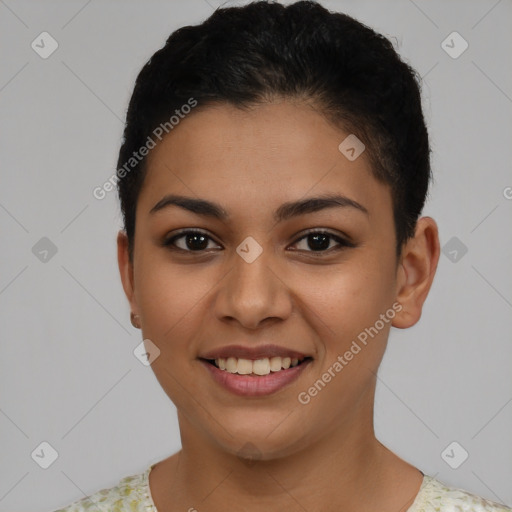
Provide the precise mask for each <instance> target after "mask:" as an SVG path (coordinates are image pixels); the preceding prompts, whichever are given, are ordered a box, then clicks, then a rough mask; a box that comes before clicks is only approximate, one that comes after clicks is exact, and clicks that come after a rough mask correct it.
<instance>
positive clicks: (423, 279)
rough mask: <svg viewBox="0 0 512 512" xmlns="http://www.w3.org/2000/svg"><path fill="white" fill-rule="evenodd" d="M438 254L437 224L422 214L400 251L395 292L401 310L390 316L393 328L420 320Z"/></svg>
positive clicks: (402, 326) (403, 326)
mask: <svg viewBox="0 0 512 512" xmlns="http://www.w3.org/2000/svg"><path fill="white" fill-rule="evenodd" d="M439 253H440V248H439V234H438V229H437V224H436V222H435V221H434V219H432V218H430V217H422V218H421V219H419V220H418V222H417V224H416V230H415V235H414V237H413V238H411V239H410V240H408V241H407V243H406V244H405V246H404V248H403V250H402V255H401V260H400V264H399V268H398V274H397V295H396V300H397V302H399V303H400V304H401V305H402V310H401V311H400V312H399V313H398V314H397V315H396V316H395V318H394V319H393V322H392V325H393V326H394V327H398V328H400V329H406V328H407V327H411V326H413V325H414V324H415V323H416V322H418V320H419V319H420V317H421V311H422V308H423V304H424V302H425V299H426V298H427V295H428V292H429V290H430V287H431V286H432V282H433V280H434V275H435V273H436V269H437V263H438V261H439Z"/></svg>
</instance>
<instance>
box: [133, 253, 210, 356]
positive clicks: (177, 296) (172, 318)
mask: <svg viewBox="0 0 512 512" xmlns="http://www.w3.org/2000/svg"><path fill="white" fill-rule="evenodd" d="M148 252H149V251H148ZM159 253H160V251H154V253H153V254H147V255H144V254H141V257H140V258H139V267H138V268H136V271H135V276H136V278H135V292H136V297H137V303H138V304H139V307H140V310H141V312H142V318H143V324H144V336H145V337H148V338H150V339H152V341H153V342H154V343H155V344H156V345H157V346H159V348H160V349H161V351H163V352H164V351H166V350H167V349H169V348H170V347H171V346H172V348H173V350H174V351H176V350H178V349H179V348H180V346H183V347H185V346H188V345H189V341H190V339H191V338H192V337H193V334H194V333H193V332H192V330H191V327H192V326H193V325H195V326H196V328H197V325H198V321H199V320H198V315H200V311H201V308H202V305H203V304H204V301H207V300H208V293H209V292H210V293H211V291H212V286H213V284H214V283H215V282H216V281H215V280H213V278H212V277H211V272H210V273H208V272H205V271H204V270H203V271H199V270H198V268H197V267H195V268H194V266H193V265H189V266H187V265H175V264H174V265H173V264H171V263H170V262H169V261H168V260H167V259H166V258H165V255H161V254H159ZM209 276H210V277H209Z"/></svg>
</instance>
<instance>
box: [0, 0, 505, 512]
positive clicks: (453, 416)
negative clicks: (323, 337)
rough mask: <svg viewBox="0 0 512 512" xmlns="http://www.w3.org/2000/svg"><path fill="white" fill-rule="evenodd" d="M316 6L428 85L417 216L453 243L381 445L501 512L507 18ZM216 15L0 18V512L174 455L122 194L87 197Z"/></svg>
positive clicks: (42, 12) (143, 8)
mask: <svg viewBox="0 0 512 512" xmlns="http://www.w3.org/2000/svg"><path fill="white" fill-rule="evenodd" d="M321 3H322V4H323V5H325V6H326V7H329V8H331V9H333V10H340V11H344V12H346V13H348V14H351V15H353V16H355V17H356V18H358V19H359V20H361V21H362V22H364V23H366V24H367V25H369V26H371V27H373V28H375V29H376V30H378V31H381V32H382V33H383V34H385V35H387V36H388V37H393V36H396V37H394V39H393V41H394V42H395V45H396V47H397V48H398V50H399V52H400V53H401V55H402V56H403V57H404V58H405V59H407V60H408V61H409V62H410V63H411V64H412V65H413V66H414V67H415V68H416V69H417V70H418V71H419V72H420V74H421V75H422V76H423V77H424V86H423V96H424V105H425V113H426V117H427V119H428V123H429V129H430V133H431V138H432V148H433V169H434V172H435V179H436V182H435V185H434V186H433V188H432V193H431V198H430V200H429V202H428V205H427V207H426V209H425V214H428V215H431V216H433V217H434V218H435V219H436V220H437V221H438V223H439V227H440V236H441V244H442V245H443V246H444V245H445V244H447V243H448V241H449V240H450V239H451V238H452V237H457V239H458V241H455V242H453V241H452V242H450V243H451V244H453V243H456V244H459V247H457V246H456V245H454V246H451V245H449V246H448V247H447V248H445V254H443V255H442V256H441V260H440V264H439V268H438V272H437V276H436V279H435V281H434V285H433V288H432V291H431V294H430V297H429V298H428V300H427V303H426V305H425V308H424V314H423V317H422V319H421V321H420V322H419V324H417V325H416V326H414V327H413V328H411V329H408V330H405V331H400V330H393V331H392V334H391V338H390V343H389V348H388V351H387V353H386V356H385V358H384V361H383V364H382V367H381V370H380V373H379V384H378V389H377V397H376V410H375V422H376V432H377V436H378V438H379V439H380V440H381V441H382V442H383V443H384V444H386V445H387V446H389V447H390V448H391V449H392V450H394V451H395V452H396V453H397V454H398V455H400V456H401V457H402V458H404V459H406V460H407V461H409V462H411V463H412V464H414V465H416V466H417V467H418V468H420V469H421V470H422V471H424V472H425V473H428V474H431V475H435V476H436V477H437V478H438V479H440V480H442V481H445V482H446V483H448V484H451V485H454V486H459V487H463V488H465V489H467V490H470V491H473V492H475V493H477V494H480V495H482V496H485V497H488V498H490V499H492V500H495V501H503V502H505V503H507V504H508V505H512V485H511V482H512V437H511V435H510V433H511V431H512V429H511V426H512V378H511V370H510V367H511V359H512V343H511V341H512V340H511V332H512V314H511V312H512V272H511V268H510V262H511V261H512V237H511V236H510V234H511V224H512V222H511V221H512V215H511V212H512V200H510V199H507V197H506V196H508V197H509V198H510V197H511V196H512V189H510V188H507V187H512V173H511V161H512V160H511V156H512V155H511V153H512V150H511V144H510V142H511V135H512V115H511V114H512V99H511V96H512V77H511V66H510V51H511V46H512V45H511V42H512V30H511V28H512V3H511V2H510V1H507V0H501V1H496V0H489V1H487V0H482V1H450V2H446V1H441V0H436V1H420V0H415V1H414V2H413V1H407V0H401V1H398V0H397V1H376V0H375V1H357V2H356V1H354V0H347V1H323V2H321ZM220 4H221V2H220V1H218V2H216V1H214V0H207V1H206V0H188V1H186V2H185V1H151V2H134V1H123V2H121V1H103V2H100V1H98V0H97V1H88V2H87V1H79V2H78V1H67V2H63V1H59V2H57V1H45V2H42V1H35V0H33V1H14V0H5V1H0V16H1V17H0V42H1V48H2V67H1V71H0V108H1V118H2V137H1V138H0V145H1V154H2V167H1V172H2V178H1V179H2V187H1V188H0V228H1V233H2V238H3V243H2V252H1V255H2V257H1V274H0V315H1V319H0V326H1V343H2V346H1V356H2V357H1V359H0V364H1V373H0V389H1V395H0V432H1V445H0V450H1V452H0V453H1V456H0V471H1V475H0V511H11V512H12V511H15V510H24V511H26V512H29V511H33V512H36V511H38V512H39V511H49V510H53V509H55V508H57V507H59V506H63V505H66V504H69V503H70V502H71V501H72V500H75V499H78V498H81V497H83V496H85V495H88V494H91V493H92V492H95V491H97V490H99V489H100V488H105V487H111V486H113V485H115V484H116V483H117V482H118V481H119V479H120V478H122V477H124V476H127V475H129V474H135V473H139V472H142V471H144V470H145V469H146V468H147V466H148V465H149V464H151V463H153V462H156V461H157V460H161V459H162V458H164V457H166V456H168V455H170V454H171V453H173V452H175V451H176V450H178V449H179V447H180V441H179V432H178V425H177V421H176V415H175V409H174V406H173V405H172V403H171V402H170V401H169V400H168V398H167V396H166V395H165V394H164V392H163V391H162V389H161V388H160V386H159V384H158V382H157V381H156V378H155V377H154V375H153V373H152V371H151V369H150V368H149V367H145V366H143V365H142V364H141V363H140V362H139V360H138V359H136V358H135V357H134V355H133V353H132V351H133V350H134V348H135V347H136V346H137V345H138V344H139V343H140V341H141V338H140V331H139V330H135V329H134V328H132V326H131V324H130V321H129V308H128V304H127V302H126V299H125V297H124V294H123V291H122V287H121V283H120V279H119V274H118V269H117V262H116V252H115V251H116V249H115V236H116V233H117V230H118V229H119V228H120V227H121V216H120V213H119V208H118V204H117V198H116V195H115V192H111V193H110V194H108V196H107V197H106V198H105V199H104V200H102V201H99V200H96V199H95V198H94V197H93V195H92V190H93V188H94V187H96V186H98V185H101V184H102V183H103V182H104V181H105V180H106V179H107V178H108V177H109V176H111V175H112V173H113V172H114V171H115V163H116V158H117V151H118V149H119V144H120V141H121V135H122V128H123V119H124V113H125V110H126V107H127V103H128V100H129V95H130V93H131V90H132V87H133V83H134V80H135V77H136V74H137V73H138V71H139V69H140V68H141V66H142V65H143V64H144V63H145V62H146V60H147V59H148V58H149V57H150V56H151V55H152V54H153V53H154V52H155V51H156V50H157V49H158V48H160V47H161V46H162V45H163V44H164V42H165V39H166V38H167V36H168V35H169V34H170V32H171V31H173V30H175V29H176V28H178V27H179V26H182V25H186V24H195V23H198V22H200V21H202V20H203V19H205V18H206V17H207V16H209V15H210V14H211V12H212V11H213V9H214V8H215V7H217V6H219V5H220ZM230 4H233V2H230ZM43 31H47V32H49V33H50V34H51V35H52V37H53V38H55V40H56V41H57V42H58V44H59V47H58V49H57V50H56V51H55V52H54V53H53V54H52V55H51V56H50V57H49V58H47V59H42V58H41V57H40V56H39V55H38V54H37V53H36V52H35V51H34V50H33V49H32V48H31V43H32V41H33V40H34V39H36V38H37V36H39V34H40V33H41V32H43ZM453 31H457V32H458V33H460V34H461V35H462V37H463V38H464V39H465V40H466V41H467V42H468V43H469V48H468V49H467V50H466V51H465V52H464V53H462V55H460V56H459V57H458V58H456V59H454V58H452V57H450V56H449V55H448V54H447V53H446V52H445V50H444V49H443V48H442V46H441V43H442V41H443V40H445V38H446V37H447V36H448V35H449V34H450V33H451V32H453ZM448 42H449V40H448ZM449 44H450V45H452V46H454V48H455V50H458V49H459V48H460V47H461V46H460V44H459V42H454V43H449ZM43 237H47V238H48V239H50V240H51V242H52V243H53V244H54V245H55V246H56V248H57V253H56V254H55V255H53V256H51V253H49V255H48V256H47V261H41V260H40V258H41V257H43V256H42V253H38V251H37V250H34V252H36V254H34V252H33V247H34V246H35V245H36V243H38V241H39V240H40V239H41V238H43ZM40 243H42V244H44V243H47V242H40ZM460 244H464V246H465V247H467V249H468V251H467V253H466V254H465V255H462V252H461V250H460V248H461V247H462V246H461V245H460ZM37 247H39V246H36V248H37ZM39 250H41V249H39ZM453 250H455V251H457V252H456V254H455V253H453ZM450 253H451V254H450ZM455 256H456V257H457V258H456V260H455V261H452V260H453V259H454V257H455ZM44 441H46V442H48V443H49V444H50V445H51V446H52V447H53V448H54V449H55V450H56V451H57V452H58V458H57V459H56V460H55V461H54V462H53V464H51V465H50V466H49V467H48V469H42V468H41V467H40V466H39V464H38V463H36V460H37V457H36V456H34V459H33V458H32V456H31V454H32V453H33V452H34V450H36V449H37V448H38V447H39V445H40V443H42V442H44ZM453 441H456V442H457V443H458V445H456V446H455V448H454V450H453V452H452V451H450V450H448V454H449V455H450V457H449V458H448V459H446V456H445V459H446V460H449V461H450V462H451V463H452V464H454V463H457V462H460V460H461V458H462V454H463V452H462V449H464V450H466V451H467V452H468V453H469V457H468V459H467V460H466V461H465V462H464V463H462V464H461V465H460V466H459V467H458V469H452V468H451V467H450V466H449V465H448V464H447V462H445V459H443V457H442V455H441V454H442V453H443V451H444V450H445V448H446V447H447V446H448V445H449V444H450V443H452V442H453ZM459 445H460V446H459ZM37 451H38V450H36V452H37ZM39 453H41V452H40V448H39ZM43 453H45V455H44V456H42V455H40V458H39V461H41V460H42V459H43V458H44V457H46V456H47V455H48V453H49V451H48V450H46V451H44V450H43Z"/></svg>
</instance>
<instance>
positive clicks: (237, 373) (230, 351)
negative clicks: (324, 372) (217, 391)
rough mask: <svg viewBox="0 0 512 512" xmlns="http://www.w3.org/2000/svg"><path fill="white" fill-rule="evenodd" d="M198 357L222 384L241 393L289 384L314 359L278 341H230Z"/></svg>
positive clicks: (267, 392) (271, 390) (264, 391)
mask: <svg viewBox="0 0 512 512" xmlns="http://www.w3.org/2000/svg"><path fill="white" fill-rule="evenodd" d="M198 359H199V361H200V362H201V363H202V365H203V367H204V368H205V369H206V370H208V374H209V375H210V377H212V378H213V381H214V382H216V383H217V384H219V385H220V386H221V388H223V389H225V390H227V391H229V392H231V393H234V394H235V395H239V396H243V397H263V396H267V395H271V394H274V393H276V392H278V391H280V390H282V389H284V388H286V387H288V386H289V385H291V384H292V383H293V382H294V381H295V380H297V379H298V378H299V377H300V376H301V375H302V374H303V373H304V372H305V371H307V368H308V367H309V366H310V363H311V362H312V361H313V357H311V356H308V355H306V354H304V353H302V352H297V351H295V350H291V349H287V348H284V347H279V346H277V345H261V346H259V347H251V346H242V345H231V346H226V347H224V348H220V349H216V350H213V351H210V352H207V353H203V354H201V355H200V357H198Z"/></svg>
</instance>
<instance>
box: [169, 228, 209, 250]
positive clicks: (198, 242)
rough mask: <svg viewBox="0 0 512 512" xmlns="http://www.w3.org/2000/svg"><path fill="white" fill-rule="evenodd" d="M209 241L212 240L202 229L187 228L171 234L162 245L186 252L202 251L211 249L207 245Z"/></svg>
mask: <svg viewBox="0 0 512 512" xmlns="http://www.w3.org/2000/svg"><path fill="white" fill-rule="evenodd" d="M178 241H179V242H178ZM210 242H213V240H212V238H211V237H210V236H209V235H207V234H206V233H204V232H203V231H197V230H188V231H182V232H181V233H179V234H177V235H174V236H172V237H171V238H169V239H167V240H166V241H164V243H163V245H165V246H166V247H169V248H170V249H177V250H182V251H186V252H202V251H205V250H207V249H212V247H209V243H210Z"/></svg>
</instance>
